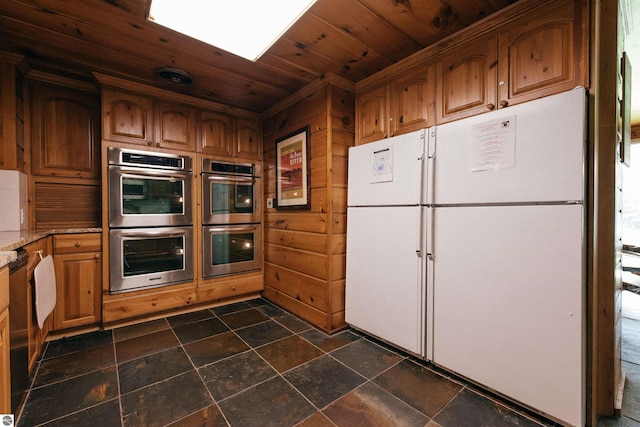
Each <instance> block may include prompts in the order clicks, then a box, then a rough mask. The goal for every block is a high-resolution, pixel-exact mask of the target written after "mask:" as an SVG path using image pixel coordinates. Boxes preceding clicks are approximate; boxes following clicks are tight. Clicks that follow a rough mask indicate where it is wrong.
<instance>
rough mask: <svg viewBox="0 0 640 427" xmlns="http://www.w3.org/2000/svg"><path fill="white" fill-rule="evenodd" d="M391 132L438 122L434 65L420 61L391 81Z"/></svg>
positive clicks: (404, 131)
mask: <svg viewBox="0 0 640 427" xmlns="http://www.w3.org/2000/svg"><path fill="white" fill-rule="evenodd" d="M390 105H391V116H390V118H389V121H390V125H389V128H390V130H391V134H392V135H393V136H395V135H401V134H404V133H407V132H412V131H414V130H418V129H422V128H425V127H428V126H431V125H433V124H435V118H434V115H435V93H434V67H433V66H432V65H418V66H416V67H413V69H411V70H408V71H407V72H406V73H403V75H402V77H401V78H398V79H396V80H394V81H392V82H391V104H390Z"/></svg>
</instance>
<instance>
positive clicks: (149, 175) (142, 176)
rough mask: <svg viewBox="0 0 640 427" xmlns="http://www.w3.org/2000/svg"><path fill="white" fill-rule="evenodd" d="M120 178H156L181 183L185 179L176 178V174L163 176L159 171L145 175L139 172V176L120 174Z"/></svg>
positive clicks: (182, 177)
mask: <svg viewBox="0 0 640 427" xmlns="http://www.w3.org/2000/svg"><path fill="white" fill-rule="evenodd" d="M120 177H122V178H130V179H148V178H156V179H158V178H159V179H168V180H175V181H180V180H183V179H185V177H184V176H175V174H170V173H169V174H163V173H159V172H158V171H154V172H149V173H145V172H142V171H141V172H138V173H137V174H132V173H126V172H123V173H121V174H120Z"/></svg>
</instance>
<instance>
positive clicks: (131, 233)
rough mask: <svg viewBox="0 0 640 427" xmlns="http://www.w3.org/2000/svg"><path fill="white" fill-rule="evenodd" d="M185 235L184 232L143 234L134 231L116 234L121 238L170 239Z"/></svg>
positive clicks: (150, 232) (147, 232) (151, 232)
mask: <svg viewBox="0 0 640 427" xmlns="http://www.w3.org/2000/svg"><path fill="white" fill-rule="evenodd" d="M185 234H187V232H186V231H173V230H172V231H145V232H136V231H121V232H120V233H118V235H119V236H121V237H143V238H144V237H158V236H162V237H172V236H184V235H185Z"/></svg>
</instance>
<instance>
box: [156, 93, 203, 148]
mask: <svg viewBox="0 0 640 427" xmlns="http://www.w3.org/2000/svg"><path fill="white" fill-rule="evenodd" d="M153 111H154V120H153V121H154V124H155V133H154V136H155V138H154V145H156V146H157V147H164V148H172V149H176V150H185V151H195V148H196V109H195V108H192V107H189V106H186V105H179V104H175V103H171V102H163V101H155V102H154V106H153Z"/></svg>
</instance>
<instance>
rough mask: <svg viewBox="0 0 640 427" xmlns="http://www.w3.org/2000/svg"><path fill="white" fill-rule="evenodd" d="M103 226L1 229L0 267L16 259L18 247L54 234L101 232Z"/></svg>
mask: <svg viewBox="0 0 640 427" xmlns="http://www.w3.org/2000/svg"><path fill="white" fill-rule="evenodd" d="M101 231H102V229H101V228H61V229H52V230H22V231H0V268H2V267H4V266H5V265H7V264H9V263H10V262H11V261H14V260H15V259H16V249H19V248H21V247H23V246H25V245H28V244H29V243H32V242H35V241H36V240H39V239H42V238H44V237H47V236H51V235H53V234H70V233H75V234H78V233H100V232H101Z"/></svg>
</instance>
